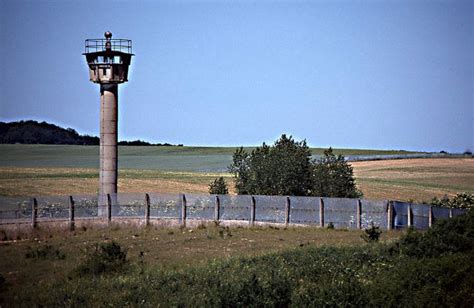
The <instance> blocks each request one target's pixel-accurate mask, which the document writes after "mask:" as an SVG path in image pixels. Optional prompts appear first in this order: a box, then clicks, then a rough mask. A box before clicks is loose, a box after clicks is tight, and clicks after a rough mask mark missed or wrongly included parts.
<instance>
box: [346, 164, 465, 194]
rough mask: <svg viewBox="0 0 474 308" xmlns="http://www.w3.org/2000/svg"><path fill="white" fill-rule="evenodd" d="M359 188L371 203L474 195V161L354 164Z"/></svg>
mask: <svg viewBox="0 0 474 308" xmlns="http://www.w3.org/2000/svg"><path fill="white" fill-rule="evenodd" d="M352 166H353V167H354V174H355V177H356V179H357V184H358V186H359V187H360V189H361V190H362V191H363V192H364V197H366V198H369V199H399V200H410V199H412V200H416V201H429V200H431V199H432V198H433V197H435V196H436V197H442V196H444V195H445V194H447V195H455V194H456V193H459V192H471V193H473V192H474V159H472V158H465V159H449V158H438V159H437V158H430V159H425V158H422V159H404V160H384V161H365V162H353V163H352Z"/></svg>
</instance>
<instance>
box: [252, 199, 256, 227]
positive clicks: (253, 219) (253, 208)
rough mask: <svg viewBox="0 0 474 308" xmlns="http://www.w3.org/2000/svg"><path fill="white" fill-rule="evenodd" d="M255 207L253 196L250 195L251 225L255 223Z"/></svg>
mask: <svg viewBox="0 0 474 308" xmlns="http://www.w3.org/2000/svg"><path fill="white" fill-rule="evenodd" d="M256 207H257V204H256V201H255V197H254V196H252V202H251V204H250V225H251V226H252V227H253V226H254V225H255V209H256Z"/></svg>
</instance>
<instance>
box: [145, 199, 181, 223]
mask: <svg viewBox="0 0 474 308" xmlns="http://www.w3.org/2000/svg"><path fill="white" fill-rule="evenodd" d="M149 195H150V216H151V217H154V218H176V219H180V218H181V196H180V195H173V194H149Z"/></svg>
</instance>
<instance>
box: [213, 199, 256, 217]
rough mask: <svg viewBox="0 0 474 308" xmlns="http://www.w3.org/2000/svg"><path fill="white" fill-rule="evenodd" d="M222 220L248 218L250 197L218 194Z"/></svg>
mask: <svg viewBox="0 0 474 308" xmlns="http://www.w3.org/2000/svg"><path fill="white" fill-rule="evenodd" d="M219 198H220V201H221V219H222V220H250V206H251V202H252V197H251V196H248V195H238V196H231V195H220V196H219Z"/></svg>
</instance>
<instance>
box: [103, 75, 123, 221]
mask: <svg viewBox="0 0 474 308" xmlns="http://www.w3.org/2000/svg"><path fill="white" fill-rule="evenodd" d="M117 128H118V85H117V84H101V85H100V175H99V177H100V180H99V181H100V183H99V194H100V198H99V200H100V204H99V205H100V206H101V207H100V208H101V209H102V211H101V210H100V209H99V216H103V215H105V212H104V211H103V210H104V209H105V201H106V200H107V194H111V195H112V200H114V199H116V197H115V194H116V193H117V177H118V174H117V167H118V160H117V157H118V148H117V143H118V142H117V139H118V138H117Z"/></svg>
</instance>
